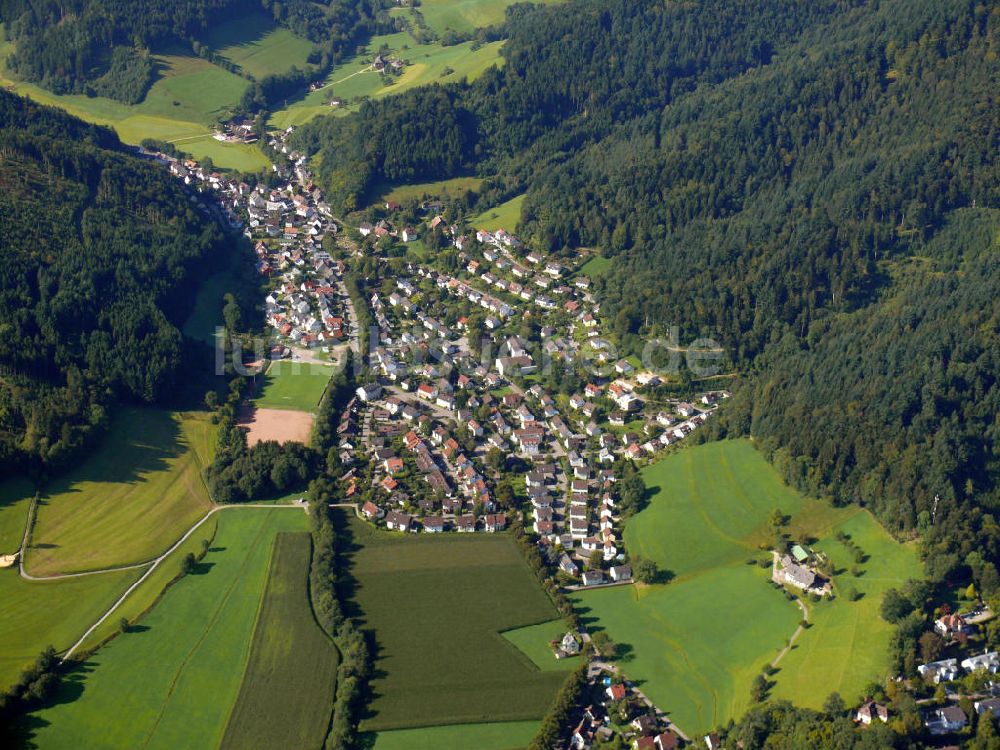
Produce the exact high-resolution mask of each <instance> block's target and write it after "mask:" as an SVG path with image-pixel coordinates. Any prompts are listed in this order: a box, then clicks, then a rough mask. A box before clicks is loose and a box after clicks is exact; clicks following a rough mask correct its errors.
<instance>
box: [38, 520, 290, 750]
mask: <svg viewBox="0 0 1000 750" xmlns="http://www.w3.org/2000/svg"><path fill="white" fill-rule="evenodd" d="M218 515H219V528H218V533H217V535H216V538H215V541H214V543H213V546H212V548H211V550H210V551H209V552H208V554H207V555H206V557H205V559H204V560H203V561H202V562H201V563H200V564H199V566H198V569H197V570H196V571H195V572H194V573H193V574H191V575H188V576H185V577H184V578H183V579H181V580H180V581H178V582H177V583H176V584H174V585H173V586H171V587H170V589H168V590H167V592H166V594H165V595H164V596H163V598H162V600H161V601H160V602H159V604H157V605H156V607H155V608H154V609H153V610H152V611H151V612H150V613H149V614H148V615H147V616H146V617H144V618H143V619H142V620H141V622H140V624H139V626H138V627H135V628H133V630H132V631H131V632H129V633H126V634H124V635H122V636H119V637H117V638H115V639H114V640H113V641H112V642H111V643H110V644H108V645H107V646H106V647H105V648H103V649H101V650H100V651H98V652H97V654H96V655H94V656H93V657H92V658H90V659H89V660H88V661H86V662H84V663H83V664H82V665H80V667H79V668H77V669H76V670H74V671H73V672H72V673H71V674H70V675H69V676H68V677H67V678H66V680H65V681H64V683H63V685H62V686H61V687H60V691H59V694H58V696H57V698H56V701H55V704H54V705H52V706H50V707H48V708H45V709H43V710H42V711H39V712H37V713H36V714H33V715H32V717H31V725H32V732H33V734H34V737H33V738H32V740H33V741H34V742H35V743H36V744H37V746H39V747H45V748H70V749H72V750H75V749H76V748H79V747H81V746H84V747H88V748H95V749H96V748H116V749H117V748H125V747H128V748H139V747H144V748H149V749H150V750H152V749H153V748H178V747H217V746H218V745H219V743H220V741H221V739H222V733H223V730H224V729H225V726H226V719H227V717H228V716H229V713H230V711H231V710H232V707H233V705H234V704H235V701H236V697H237V694H238V692H239V689H240V683H241V682H242V678H243V674H244V671H245V669H246V664H247V659H248V656H249V653H250V643H251V640H252V637H253V631H254V620H255V615H256V613H257V611H258V609H259V607H260V602H261V596H262V595H263V593H264V588H265V584H266V581H267V577H268V566H269V563H270V558H271V551H272V543H273V539H274V537H275V535H276V534H278V533H279V532H281V531H305V530H306V529H307V528H308V518H307V517H306V515H305V513H303V512H302V511H301V510H299V511H296V510H292V509H288V508H281V509H277V508H276V509H274V510H260V509H256V508H255V509H243V510H229V511H224V512H223V513H220V514H218ZM101 577H102V576H93V577H91V578H88V579H83V580H93V579H98V578H101ZM122 716H128V717H129V720H128V721H122V720H121V717H122Z"/></svg>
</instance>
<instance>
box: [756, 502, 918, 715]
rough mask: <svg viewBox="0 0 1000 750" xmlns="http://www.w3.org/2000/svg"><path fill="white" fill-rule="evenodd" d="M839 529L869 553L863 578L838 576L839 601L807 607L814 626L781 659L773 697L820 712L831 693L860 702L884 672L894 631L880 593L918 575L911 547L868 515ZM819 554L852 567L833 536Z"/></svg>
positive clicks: (821, 544)
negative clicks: (850, 593)
mask: <svg viewBox="0 0 1000 750" xmlns="http://www.w3.org/2000/svg"><path fill="white" fill-rule="evenodd" d="M837 530H840V531H843V532H844V533H845V534H847V535H848V536H850V537H851V540H852V541H853V542H854V543H855V544H857V545H858V546H859V547H861V549H862V550H864V552H865V554H866V555H868V557H869V560H868V562H866V563H864V564H862V565H861V566H860V567H861V568H862V569H863V570H864V571H865V572H864V575H862V576H860V577H859V578H854V577H853V576H851V575H850V574H849V573H844V574H842V575H840V576H838V578H837V580H838V581H839V583H840V594H841V597H840V598H839V599H837V600H836V601H835V602H833V603H830V604H826V603H823V604H818V605H814V606H811V607H810V620H811V621H812V623H813V627H812V628H810V629H809V630H807V631H806V632H805V633H804V634H803V635H802V636H801V637H800V638H799V640H797V641H796V646H797V647H796V648H794V649H792V650H791V651H790V652H789V653H788V654H787V655H786V656H785V658H784V659H782V661H781V672H780V673H779V674H778V676H777V678H776V679H777V685H776V686H775V688H774V690H773V691H772V694H773V695H774V696H775V697H776V698H787V699H789V700H794V701H795V703H796V704H797V705H800V706H806V707H808V708H816V709H818V708H821V707H822V705H823V701H824V700H825V699H826V697H827V695H829V694H830V693H831V692H832V691H837V692H839V693H840V694H841V695H842V696H843V697H844V699H845V700H847V701H851V700H853V699H855V698H861V697H862V696H861V694H860V691H861V690H862V689H863V688H864V686H865V684H867V683H868V682H869V681H870V680H871V679H872V678H878V677H880V676H881V675H883V674H884V672H885V670H886V666H887V665H886V653H887V650H888V645H889V639H890V637H891V635H892V631H893V627H892V626H891V625H890V624H889V623H887V622H885V621H884V620H883V619H882V618H881V617H880V616H879V608H880V606H881V604H882V595H883V594H884V593H885V591H886V589H888V588H890V587H892V586H898V585H899V584H900V582H901V581H902V580H904V579H906V578H909V577H919V573H920V569H919V564H918V563H917V558H916V554H915V549H914V548H913V546H912V545H905V546H904V545H901V544H898V543H897V542H896V541H895V540H894V539H893V538H892V537H891V536H889V534H888V533H887V532H886V531H885V529H883V528H882V527H881V526H880V525H879V524H878V523H877V522H876V521H875V520H874V519H873V518H872V517H871V516H870V515H868V514H867V513H865V512H859V513H856V514H855V515H854V516H853V517H851V518H850V519H848V520H847V521H845V522H844V523H842V524H840V525H839V526H838V527H837ZM815 548H816V549H818V550H822V551H823V552H825V553H827V554H828V555H829V556H830V559H831V560H833V562H834V563H835V564H836V565H837V567H838V568H850V567H851V566H852V564H853V557H852V555H851V553H850V552H849V551H848V550H847V549H846V548H845V547H844V545H843V544H841V543H840V542H839V541H837V539H836V538H834V537H833V536H832V535H831V536H829V537H827V538H824V539H821V540H820V541H819V542H817V544H816V545H815ZM851 587H853V588H855V589H857V590H858V592H860V593H861V594H862V598H861V599H860V600H858V601H856V602H849V601H848V600H847V598H846V597H844V596H843V594H844V590H845V589H847V588H851Z"/></svg>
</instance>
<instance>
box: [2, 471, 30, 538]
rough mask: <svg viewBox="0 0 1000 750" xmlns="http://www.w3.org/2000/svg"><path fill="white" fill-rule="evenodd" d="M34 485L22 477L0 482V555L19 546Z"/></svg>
mask: <svg viewBox="0 0 1000 750" xmlns="http://www.w3.org/2000/svg"><path fill="white" fill-rule="evenodd" d="M34 496H35V485H34V483H33V482H31V481H29V480H27V479H24V478H20V477H19V478H15V479H5V480H3V481H2V482H0V555H9V554H10V553H11V552H14V551H16V550H17V549H18V547H20V546H21V540H22V539H23V538H24V525H25V524H26V523H27V522H28V509H29V508H30V506H31V498H33V497H34Z"/></svg>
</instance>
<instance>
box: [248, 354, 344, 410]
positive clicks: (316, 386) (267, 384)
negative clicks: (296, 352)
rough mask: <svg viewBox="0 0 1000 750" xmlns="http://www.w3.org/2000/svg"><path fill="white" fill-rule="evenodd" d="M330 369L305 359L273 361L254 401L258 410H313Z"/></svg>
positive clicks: (331, 373) (331, 371) (320, 395)
mask: <svg viewBox="0 0 1000 750" xmlns="http://www.w3.org/2000/svg"><path fill="white" fill-rule="evenodd" d="M333 373H334V368H332V367H328V366H326V365H317V364H309V363H305V362H273V363H271V366H270V367H268V368H267V372H265V373H264V374H263V375H261V376H259V378H263V381H262V384H261V385H260V388H259V390H258V394H259V395H258V396H257V397H256V398H255V399H254V403H255V404H256V405H257V406H259V407H260V408H262V409H293V410H295V411H308V412H313V411H316V407H317V406H318V405H319V400H320V398H322V396H323V391H324V390H325V389H326V384H327V382H329V380H330V376H331V375H333Z"/></svg>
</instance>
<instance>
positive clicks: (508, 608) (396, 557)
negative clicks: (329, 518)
mask: <svg viewBox="0 0 1000 750" xmlns="http://www.w3.org/2000/svg"><path fill="white" fill-rule="evenodd" d="M348 522H349V523H350V527H349V528H350V530H351V533H352V535H353V538H354V544H355V547H356V549H355V551H354V552H353V553H352V557H351V573H352V577H353V578H354V579H355V580H356V581H357V589H356V591H355V593H354V600H355V602H356V604H357V606H358V608H359V610H360V612H361V619H362V622H363V626H364V627H366V628H370V629H372V630H373V631H374V636H375V642H376V644H377V659H376V663H375V670H376V673H377V676H376V678H375V679H374V680H373V681H372V691H373V693H374V698H373V700H372V702H371V704H370V706H369V714H368V715H367V716H366V717H364V718H363V721H362V722H361V726H360V729H361V731H366V732H373V731H374V732H383V731H385V730H390V729H403V728H413V727H419V726H448V725H452V724H466V723H470V724H475V723H477V722H482V723H494V722H504V721H527V720H531V719H539V718H541V717H542V716H543V715H544V714H545V712H546V710H547V709H548V707H549V705H550V703H551V701H552V699H553V697H554V696H555V693H556V691H557V690H558V688H559V686H560V685H561V684H562V682H563V681H564V680H565V677H566V675H565V673H562V672H542V671H540V670H539V669H537V668H536V667H534V666H533V665H532V664H531V663H530V661H529V660H528V659H527V658H526V657H525V656H524V655H523V654H521V653H518V652H517V650H516V649H515V648H513V647H512V646H511V645H510V644H509V643H507V642H506V641H504V639H503V638H502V637H501V636H500V632H501V631H504V630H510V629H512V628H516V627H521V626H525V625H531V624H537V623H540V622H548V621H551V620H552V619H553V618H554V617H556V612H555V608H554V607H553V605H552V603H551V602H550V601H549V599H548V597H547V596H546V595H545V593H544V592H543V591H542V590H541V588H540V587H539V586H538V584H537V582H536V581H535V579H534V576H533V574H532V573H531V571H530V569H529V568H528V566H527V564H526V563H525V562H524V560H523V559H522V558H521V554H520V552H519V551H518V549H517V548H516V546H515V544H514V542H513V540H512V539H510V538H509V537H507V536H504V535H501V536H487V535H475V536H454V535H448V536H440V537H439V536H436V535H435V536H432V535H424V536H419V537H417V536H402V535H397V534H391V533H389V532H382V531H377V530H375V529H373V528H372V527H370V526H368V525H366V524H364V523H362V522H360V521H358V520H357V519H355V518H353V517H351V518H350V519H349V521H348ZM512 744H513V745H514V746H516V745H517V744H518V743H517V742H515V743H512Z"/></svg>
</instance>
